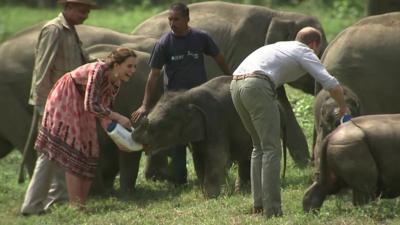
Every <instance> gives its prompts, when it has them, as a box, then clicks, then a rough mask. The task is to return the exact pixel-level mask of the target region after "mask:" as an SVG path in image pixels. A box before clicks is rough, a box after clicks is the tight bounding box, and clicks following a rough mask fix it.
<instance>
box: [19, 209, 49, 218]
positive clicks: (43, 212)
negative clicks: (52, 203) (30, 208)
mask: <svg viewBox="0 0 400 225" xmlns="http://www.w3.org/2000/svg"><path fill="white" fill-rule="evenodd" d="M45 213H46V211H44V210H43V211H39V212H36V213H28V212H21V215H23V216H26V217H28V216H41V215H43V214H45Z"/></svg>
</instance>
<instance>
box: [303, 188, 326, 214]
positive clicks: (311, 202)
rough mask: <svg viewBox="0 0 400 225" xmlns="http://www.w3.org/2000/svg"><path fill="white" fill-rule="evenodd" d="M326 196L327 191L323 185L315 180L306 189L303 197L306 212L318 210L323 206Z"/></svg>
mask: <svg viewBox="0 0 400 225" xmlns="http://www.w3.org/2000/svg"><path fill="white" fill-rule="evenodd" d="M325 197H326V192H325V191H324V189H323V188H322V186H321V185H320V184H319V183H317V182H314V183H313V184H312V185H311V186H310V187H309V188H308V190H307V191H306V193H305V194H304V197H303V210H304V212H317V211H319V209H320V208H321V207H322V204H323V203H324V200H325Z"/></svg>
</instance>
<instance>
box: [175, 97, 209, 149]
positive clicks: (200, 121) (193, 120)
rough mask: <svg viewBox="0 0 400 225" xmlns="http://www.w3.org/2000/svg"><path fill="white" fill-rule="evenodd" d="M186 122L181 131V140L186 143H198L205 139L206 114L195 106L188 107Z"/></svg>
mask: <svg viewBox="0 0 400 225" xmlns="http://www.w3.org/2000/svg"><path fill="white" fill-rule="evenodd" d="M186 118H188V120H187V121H185V126H184V128H183V130H182V134H181V135H182V138H183V139H184V140H187V141H188V142H192V141H200V140H203V139H204V138H205V137H206V114H205V112H204V110H203V109H202V108H201V107H200V106H198V105H195V104H189V105H188V112H187V116H186Z"/></svg>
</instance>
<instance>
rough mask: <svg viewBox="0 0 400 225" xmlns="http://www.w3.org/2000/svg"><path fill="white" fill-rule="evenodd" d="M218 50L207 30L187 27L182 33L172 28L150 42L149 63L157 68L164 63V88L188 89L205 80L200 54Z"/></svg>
mask: <svg viewBox="0 0 400 225" xmlns="http://www.w3.org/2000/svg"><path fill="white" fill-rule="evenodd" d="M218 53H219V49H218V47H217V45H216V44H215V42H214V40H213V39H212V38H211V37H210V36H209V35H208V34H207V33H205V32H203V31H200V30H197V29H193V28H191V29H190V31H189V33H188V34H187V35H186V36H183V37H178V36H175V35H174V34H173V33H172V32H168V33H167V34H165V35H163V36H162V37H161V38H160V40H159V41H158V42H157V44H156V45H155V46H154V49H153V52H152V55H151V57H150V60H149V64H150V67H151V68H157V69H161V68H162V67H163V66H165V67H164V71H165V73H166V76H167V78H168V81H167V84H166V87H167V89H168V90H179V89H190V88H192V87H195V86H198V85H200V84H202V83H204V82H206V80H207V76H206V71H205V67H204V55H203V54H206V55H210V56H216V55H217V54H218Z"/></svg>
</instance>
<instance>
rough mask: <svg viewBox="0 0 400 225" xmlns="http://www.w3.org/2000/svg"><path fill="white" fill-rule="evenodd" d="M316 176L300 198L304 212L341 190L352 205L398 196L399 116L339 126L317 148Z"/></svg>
mask: <svg viewBox="0 0 400 225" xmlns="http://www.w3.org/2000/svg"><path fill="white" fill-rule="evenodd" d="M320 153H321V154H320V167H319V176H318V177H317V179H316V182H314V183H313V184H312V185H311V186H310V187H309V188H308V190H307V191H306V194H305V195H304V198H303V209H304V211H306V212H308V211H313V210H318V209H320V208H321V206H322V204H323V202H324V200H325V197H326V196H327V195H330V194H335V193H338V192H339V191H340V190H341V189H342V188H346V187H348V188H350V189H352V191H353V204H354V205H363V204H366V203H368V202H370V201H371V200H374V199H376V198H377V197H382V198H394V197H397V196H399V194H400V173H399V169H400V163H399V162H400V114H384V115H368V116H360V117H357V118H354V119H352V120H351V121H349V122H346V123H344V124H342V125H340V126H339V127H338V128H337V129H336V130H334V131H333V132H332V133H331V134H330V135H328V136H327V137H326V138H325V139H324V141H323V143H322V145H321V149H320Z"/></svg>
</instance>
